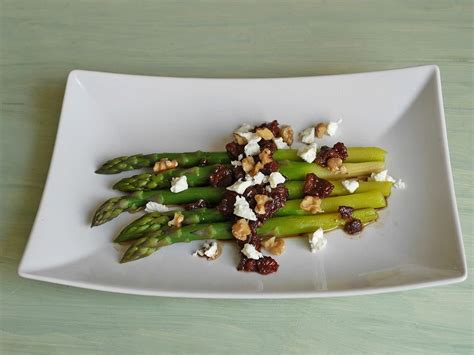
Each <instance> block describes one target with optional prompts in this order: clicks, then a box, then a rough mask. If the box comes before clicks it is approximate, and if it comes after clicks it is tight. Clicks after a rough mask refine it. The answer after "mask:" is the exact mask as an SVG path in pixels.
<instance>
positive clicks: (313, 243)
mask: <svg viewBox="0 0 474 355" xmlns="http://www.w3.org/2000/svg"><path fill="white" fill-rule="evenodd" d="M327 242H328V240H327V239H326V237H325V236H324V230H323V229H322V228H319V229H317V230H316V231H315V232H314V233H313V234H310V235H309V246H310V247H311V252H312V253H316V252H317V251H319V250H321V249H323V248H324V247H325V246H326V244H327Z"/></svg>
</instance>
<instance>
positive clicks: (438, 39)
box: [0, 0, 474, 354]
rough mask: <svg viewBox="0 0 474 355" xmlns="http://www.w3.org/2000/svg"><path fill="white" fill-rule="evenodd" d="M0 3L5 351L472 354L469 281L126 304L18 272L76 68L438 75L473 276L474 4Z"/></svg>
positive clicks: (0, 270)
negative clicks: (343, 294)
mask: <svg viewBox="0 0 474 355" xmlns="http://www.w3.org/2000/svg"><path fill="white" fill-rule="evenodd" d="M0 4H1V8H0V14H1V15H0V16H1V18H0V20H1V42H0V46H1V47H0V53H1V66H0V69H1V87H0V90H1V92H0V99H1V105H2V106H1V119H0V124H1V126H0V131H1V148H0V154H1V159H0V169H1V171H0V173H1V179H0V196H1V205H0V226H1V228H0V275H1V286H0V287H1V292H0V297H1V299H0V302H1V303H0V313H1V322H0V331H1V333H0V352H1V353H3V354H16V353H21V354H65V353H67V354H107V353H114V354H136V353H148V354H155V353H203V354H222V353H229V354H230V353H308V354H309V353H414V352H420V353H429V352H436V353H456V354H461V353H472V352H473V347H474V341H473V330H474V329H473V282H472V278H469V279H468V280H467V281H466V282H464V283H462V284H458V285H454V286H448V287H439V288H430V289H423V290H418V291H410V292H403V293H394V294H384V295H376V296H363V297H353V298H338V299H314V300H267V301H251V300H248V301H226V300H189V299H167V298H149V297H139V296H127V295H115V294H110V293H103V292H97V291H89V290H82V289H76V288H71V287H65V286H57V285H53V284H47V283H41V282H35V281H30V280H24V279H20V278H19V277H18V276H17V274H16V269H17V266H18V262H19V260H20V257H21V255H22V252H23V249H24V246H25V243H26V240H27V238H28V233H29V231H30V228H31V225H32V222H33V219H34V216H35V213H36V210H37V207H38V203H39V200H40V197H41V193H42V189H43V185H44V181H45V178H46V174H47V171H48V165H49V161H50V156H51V152H52V148H53V144H54V138H55V133H56V128H57V123H58V117H59V112H60V106H61V102H62V96H63V90H64V86H65V79H66V76H67V74H68V72H69V71H70V70H72V69H76V68H81V69H89V70H103V71H111V72H123V73H130V74H146V75H169V76H202V77H272V76H301V75H318V74H333V73H349V72H355V71H370V70H378V69H387V68H399V67H406V66H412V65H417V64H431V63H434V64H438V65H439V66H440V69H441V73H442V80H443V90H444V100H445V108H446V117H447V126H448V133H449V146H450V154H451V159H452V165H453V173H454V180H455V188H456V193H457V200H458V207H459V212H460V216H461V222H462V228H463V233H464V243H465V247H466V253H467V259H468V266H469V271H470V272H472V264H473V263H474V258H473V237H474V235H473V220H474V218H473V215H474V212H473V209H474V208H473V207H474V206H473V181H474V174H473V158H472V154H473V149H472V148H473V144H472V134H473V125H472V123H473V97H474V95H473V60H472V58H473V3H472V1H469V0H466V1H454V0H452V1H366V0H364V1H357V2H356V1H354V2H349V1H347V2H344V1H330V2H329V1H294V0H292V1H261V0H259V1H255V0H248V1H92V0H91V1H82V0H76V1H52V0H45V1H33V0H32V1H24V0H17V1H14V0H12V1H5V0H4V1H0ZM441 207H442V206H441Z"/></svg>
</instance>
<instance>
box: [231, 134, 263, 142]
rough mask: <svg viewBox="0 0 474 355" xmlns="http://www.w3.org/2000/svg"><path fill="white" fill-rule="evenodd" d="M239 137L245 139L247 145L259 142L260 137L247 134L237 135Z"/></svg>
mask: <svg viewBox="0 0 474 355" xmlns="http://www.w3.org/2000/svg"><path fill="white" fill-rule="evenodd" d="M237 134H238V135H239V136H241V137H243V138H245V139H246V140H247V142H248V143H250V142H260V140H261V139H262V137H260V136H259V135H258V134H257V133H253V132H247V133H237Z"/></svg>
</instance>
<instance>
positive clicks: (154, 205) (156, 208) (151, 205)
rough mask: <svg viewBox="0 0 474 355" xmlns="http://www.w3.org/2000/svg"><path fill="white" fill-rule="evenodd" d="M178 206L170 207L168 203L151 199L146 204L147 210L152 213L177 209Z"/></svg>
mask: <svg viewBox="0 0 474 355" xmlns="http://www.w3.org/2000/svg"><path fill="white" fill-rule="evenodd" d="M177 209H178V207H168V206H166V205H162V204H161V203H158V202H153V201H150V202H148V203H147V204H146V206H145V212H147V213H151V212H160V213H163V212H169V211H176V210H177Z"/></svg>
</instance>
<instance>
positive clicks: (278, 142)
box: [273, 137, 290, 149]
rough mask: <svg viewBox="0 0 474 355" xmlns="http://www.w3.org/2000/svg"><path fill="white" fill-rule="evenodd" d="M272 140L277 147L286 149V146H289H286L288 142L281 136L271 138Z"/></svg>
mask: <svg viewBox="0 0 474 355" xmlns="http://www.w3.org/2000/svg"><path fill="white" fill-rule="evenodd" d="M273 141H274V142H275V145H276V146H277V148H278V149H288V148H290V147H289V146H288V144H287V143H286V142H285V141H284V140H283V138H281V137H278V138H273Z"/></svg>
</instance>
